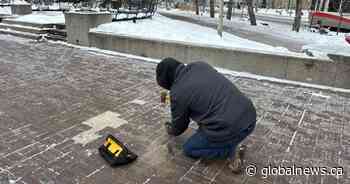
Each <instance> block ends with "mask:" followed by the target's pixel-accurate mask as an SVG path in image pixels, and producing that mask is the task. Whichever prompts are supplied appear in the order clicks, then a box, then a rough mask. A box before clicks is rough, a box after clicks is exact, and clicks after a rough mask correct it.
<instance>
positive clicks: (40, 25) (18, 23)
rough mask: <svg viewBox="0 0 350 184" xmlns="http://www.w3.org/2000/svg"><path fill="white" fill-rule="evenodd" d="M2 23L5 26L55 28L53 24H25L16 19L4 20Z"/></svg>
mask: <svg viewBox="0 0 350 184" xmlns="http://www.w3.org/2000/svg"><path fill="white" fill-rule="evenodd" d="M2 23H4V24H16V25H22V26H28V27H36V28H53V26H54V25H53V24H38V23H31V22H23V21H18V20H16V19H3V20H2Z"/></svg>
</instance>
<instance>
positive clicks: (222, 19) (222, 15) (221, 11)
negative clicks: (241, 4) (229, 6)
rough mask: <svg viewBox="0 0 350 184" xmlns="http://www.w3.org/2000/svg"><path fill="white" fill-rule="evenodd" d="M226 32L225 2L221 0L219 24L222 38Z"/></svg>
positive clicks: (219, 32)
mask: <svg viewBox="0 0 350 184" xmlns="http://www.w3.org/2000/svg"><path fill="white" fill-rule="evenodd" d="M223 30H224V0H220V15H219V24H218V34H219V35H220V37H222V32H223Z"/></svg>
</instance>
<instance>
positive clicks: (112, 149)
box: [98, 135, 137, 166]
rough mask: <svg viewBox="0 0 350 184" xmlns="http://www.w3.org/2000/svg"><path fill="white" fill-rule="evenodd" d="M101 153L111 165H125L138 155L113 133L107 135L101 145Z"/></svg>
mask: <svg viewBox="0 0 350 184" xmlns="http://www.w3.org/2000/svg"><path fill="white" fill-rule="evenodd" d="M98 150H99V152H100V155H101V156H102V157H103V158H104V159H105V160H106V161H107V162H108V163H109V164H110V165H111V166H118V165H125V164H128V163H130V162H132V161H134V160H136V158H137V155H136V154H134V153H133V152H131V151H130V150H129V149H128V148H127V147H126V146H125V145H124V144H123V143H121V142H120V141H119V140H118V139H117V138H115V137H114V136H112V135H108V136H107V137H106V140H105V142H104V143H103V145H101V146H100V147H99V149H98Z"/></svg>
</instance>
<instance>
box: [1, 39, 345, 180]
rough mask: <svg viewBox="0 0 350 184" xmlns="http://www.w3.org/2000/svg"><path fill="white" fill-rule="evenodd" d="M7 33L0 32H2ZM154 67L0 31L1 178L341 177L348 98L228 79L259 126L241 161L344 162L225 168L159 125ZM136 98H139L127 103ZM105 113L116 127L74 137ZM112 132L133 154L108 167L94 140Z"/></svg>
mask: <svg viewBox="0 0 350 184" xmlns="http://www.w3.org/2000/svg"><path fill="white" fill-rule="evenodd" d="M5 38H6V39H5ZM154 69H155V64H153V63H148V62H145V61H142V60H138V59H132V58H127V57H122V56H108V55H103V54H96V53H92V52H91V51H87V50H80V49H77V48H71V47H68V46H65V45H61V44H55V43H45V42H44V43H37V42H32V41H29V40H22V39H19V38H15V37H9V36H1V35H0V183H1V184H3V183H4V184H5V183H28V184H37V183H47V184H61V183H64V184H66V183H67V184H69V183H86V184H91V183H104V184H108V183H145V184H146V183H149V184H150V183H162V184H163V183H181V184H185V183H191V184H196V183H217V184H221V183H222V184H225V183H227V184H228V183H230V184H232V183H246V184H250V183H254V184H255V183H276V184H279V183H281V184H282V183H327V184H328V183H330V184H333V183H334V184H336V183H342V184H346V183H350V175H349V171H350V146H349V145H350V106H349V105H350V95H349V94H341V93H333V92H328V91H323V90H317V89H311V88H304V87H297V86H291V85H284V84H276V83H270V82H263V81H257V80H252V79H245V78H240V77H233V76H227V77H228V78H229V79H230V80H231V81H232V82H233V83H235V84H236V85H237V86H238V87H239V88H240V89H241V90H242V91H243V92H245V93H246V94H247V95H248V96H249V97H250V98H251V99H252V100H253V101H254V104H255V105H256V107H257V111H258V125H257V128H256V130H255V132H254V134H253V135H252V136H251V137H249V139H247V140H246V141H245V143H246V144H247V146H248V151H249V152H248V154H247V158H246V163H245V164H246V166H248V165H250V164H254V165H255V166H257V167H258V170H259V169H261V168H263V167H266V166H269V165H272V166H278V165H283V166H292V165H293V164H295V165H296V166H300V167H301V166H305V167H306V166H314V167H316V166H324V167H327V168H330V167H343V171H344V175H343V176H338V177H336V176H268V177H267V178H263V173H260V172H259V173H258V174H257V175H256V176H248V175H246V174H242V175H233V174H231V173H230V171H229V170H228V168H227V165H226V161H205V160H193V159H189V158H186V157H185V156H183V154H182V152H181V143H183V141H184V140H185V138H186V137H188V136H190V135H191V133H192V132H193V130H194V129H195V126H191V129H190V130H188V131H187V132H186V133H185V135H183V136H181V137H178V138H177V139H176V140H175V144H174V145H173V146H174V147H175V149H174V154H173V155H172V154H169V153H168V143H169V139H168V137H167V135H166V133H165V130H164V128H163V122H165V121H166V120H168V118H169V111H168V109H167V108H165V107H163V106H162V105H161V104H160V103H159V91H160V88H159V87H158V86H157V85H156V83H155V77H154ZM135 99H136V100H138V101H135ZM107 111H110V112H113V113H116V114H119V116H118V118H120V119H122V121H123V122H124V121H127V123H125V124H123V123H121V125H120V126H117V127H116V128H110V127H102V129H101V130H100V129H99V131H97V132H95V133H96V135H97V136H100V137H97V138H96V139H94V140H92V141H91V142H88V144H86V145H82V144H79V143H77V142H75V141H74V139H73V137H75V136H77V135H79V134H81V133H83V132H87V131H90V132H91V129H92V128H91V127H90V126H89V125H88V124H86V123H83V122H86V121H87V120H89V119H90V118H93V117H96V116H98V115H101V114H103V113H105V112H107ZM109 133H111V134H115V135H117V136H118V137H119V138H120V139H122V140H123V141H124V142H125V143H127V144H128V145H129V147H130V149H131V150H133V151H134V152H136V153H137V154H138V155H139V159H138V160H137V161H136V162H135V163H133V164H131V165H128V166H123V167H120V168H110V167H109V166H108V165H106V163H105V162H104V161H103V160H102V159H101V158H100V156H99V155H98V152H97V147H98V146H99V145H100V144H101V142H102V140H103V136H105V135H107V134H109Z"/></svg>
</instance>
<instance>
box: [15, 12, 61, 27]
mask: <svg viewBox="0 0 350 184" xmlns="http://www.w3.org/2000/svg"><path fill="white" fill-rule="evenodd" d="M15 20H17V21H20V22H28V23H34V24H64V23H65V19H64V14H63V13H61V12H60V13H55V14H30V15H24V16H20V17H18V18H16V19H15Z"/></svg>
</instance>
